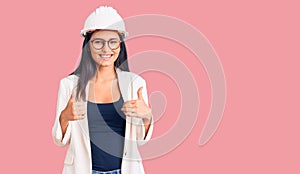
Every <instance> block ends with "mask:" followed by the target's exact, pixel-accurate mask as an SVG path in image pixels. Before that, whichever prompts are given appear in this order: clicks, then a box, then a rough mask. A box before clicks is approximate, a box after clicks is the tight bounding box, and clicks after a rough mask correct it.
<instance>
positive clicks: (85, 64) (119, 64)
mask: <svg viewBox="0 0 300 174" xmlns="http://www.w3.org/2000/svg"><path fill="white" fill-rule="evenodd" d="M92 35H93V33H87V35H86V36H85V38H84V41H83V45H82V53H81V60H80V63H79V65H78V67H77V68H76V69H75V71H74V72H72V73H71V74H70V75H73V74H74V75H77V76H78V77H79V79H78V83H77V91H76V99H79V98H81V99H82V100H83V101H85V99H86V93H85V88H86V85H87V83H88V81H89V80H90V79H91V78H92V77H93V76H94V75H96V71H97V65H96V63H95V61H94V60H93V59H92V55H91V51H90V46H89V43H90V42H89V41H90V39H91V37H92ZM119 37H120V39H121V43H120V53H119V56H118V58H117V60H116V61H115V63H114V66H115V67H116V68H119V69H121V70H122V71H129V67H128V62H127V51H126V46H125V42H124V39H123V36H122V35H120V34H119Z"/></svg>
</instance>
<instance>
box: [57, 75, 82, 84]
mask: <svg viewBox="0 0 300 174" xmlns="http://www.w3.org/2000/svg"><path fill="white" fill-rule="evenodd" d="M78 79H79V77H78V76H77V75H75V74H71V75H68V76H66V77H63V78H62V79H60V82H61V83H64V84H74V83H77V81H78Z"/></svg>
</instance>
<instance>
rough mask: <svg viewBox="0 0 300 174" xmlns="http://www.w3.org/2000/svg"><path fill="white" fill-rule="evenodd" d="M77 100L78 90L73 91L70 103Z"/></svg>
mask: <svg viewBox="0 0 300 174" xmlns="http://www.w3.org/2000/svg"><path fill="white" fill-rule="evenodd" d="M75 98H76V90H75V89H73V90H72V95H71V97H70V100H69V102H75Z"/></svg>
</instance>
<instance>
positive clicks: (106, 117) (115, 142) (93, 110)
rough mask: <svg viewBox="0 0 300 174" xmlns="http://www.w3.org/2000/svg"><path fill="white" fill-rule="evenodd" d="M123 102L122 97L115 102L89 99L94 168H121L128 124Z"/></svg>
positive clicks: (88, 107)
mask: <svg viewBox="0 0 300 174" xmlns="http://www.w3.org/2000/svg"><path fill="white" fill-rule="evenodd" d="M123 103H124V101H123V98H122V97H120V99H119V100H118V101H116V102H113V103H93V102H90V101H88V104H87V116H88V124H89V133H90V140H91V152H92V168H93V170H97V171H109V170H115V169H121V162H122V156H123V146H124V137H125V125H126V119H125V115H124V114H123V112H122V111H121V107H122V105H123Z"/></svg>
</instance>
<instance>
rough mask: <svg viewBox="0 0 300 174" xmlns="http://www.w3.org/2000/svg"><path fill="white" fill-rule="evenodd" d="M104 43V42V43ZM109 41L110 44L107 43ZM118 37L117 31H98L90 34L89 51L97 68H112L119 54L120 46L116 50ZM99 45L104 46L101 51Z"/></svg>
mask: <svg viewBox="0 0 300 174" xmlns="http://www.w3.org/2000/svg"><path fill="white" fill-rule="evenodd" d="M105 41H106V42H105ZM108 41H110V44H109V42H108ZM119 41H120V37H119V35H118V33H117V31H111V30H98V31H95V32H94V33H93V34H92V37H91V39H90V41H89V42H90V50H91V55H92V58H93V60H94V61H95V62H96V64H97V65H98V66H101V67H110V66H114V62H115V61H116V60H117V58H118V56H119V53H120V46H118V47H117V48H116V49H111V48H110V47H112V48H115V47H116V45H119ZM101 45H104V46H103V47H102V48H101V49H99V48H100V47H101Z"/></svg>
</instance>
